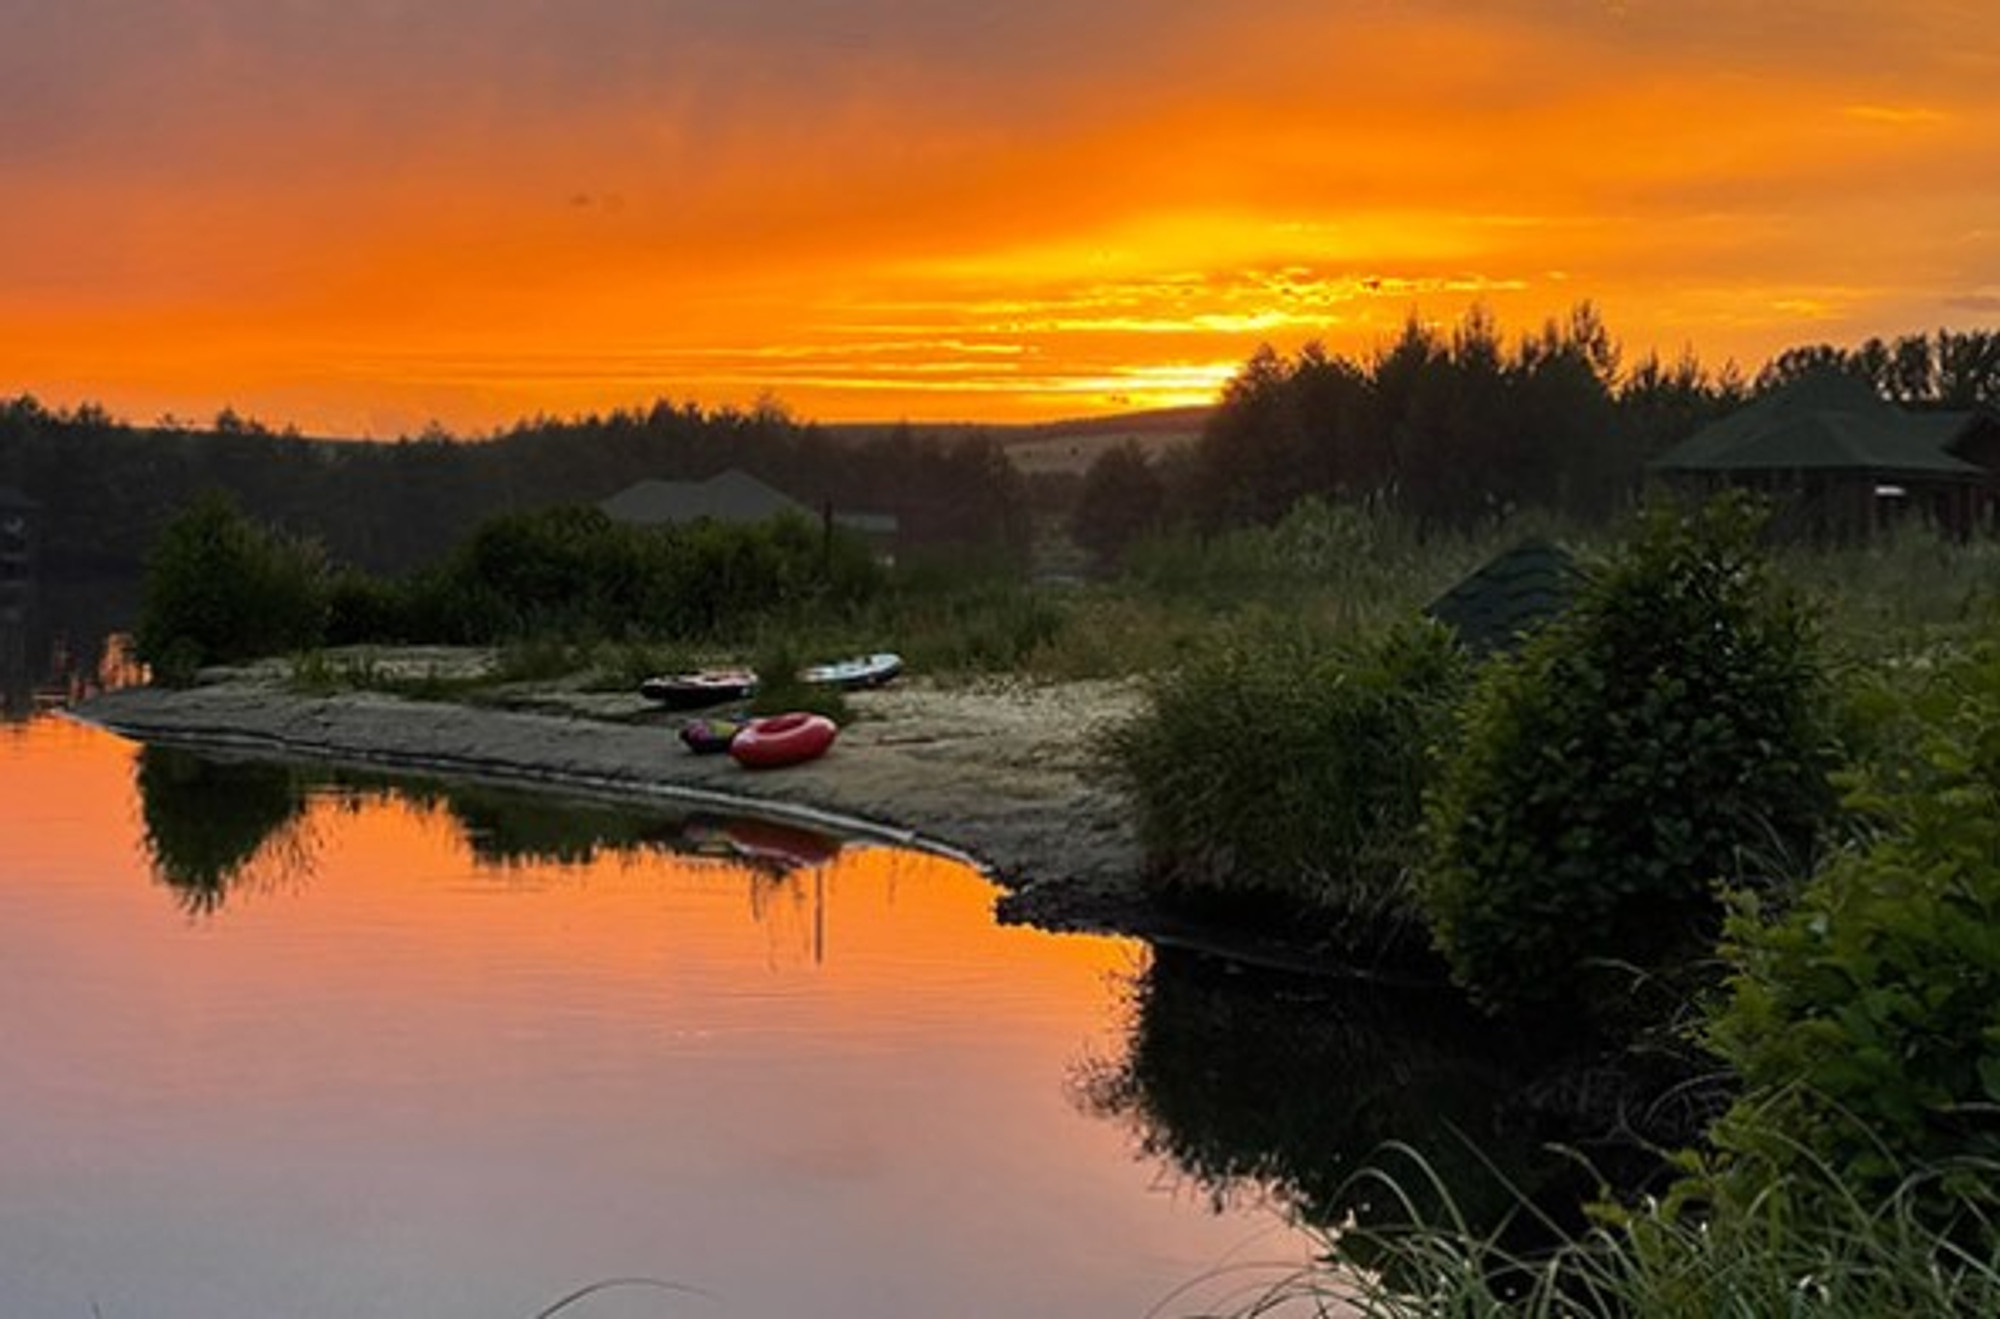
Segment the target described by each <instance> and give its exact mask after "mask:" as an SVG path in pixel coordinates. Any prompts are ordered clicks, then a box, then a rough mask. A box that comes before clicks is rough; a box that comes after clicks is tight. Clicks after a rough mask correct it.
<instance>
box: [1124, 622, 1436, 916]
mask: <svg viewBox="0 0 2000 1319" xmlns="http://www.w3.org/2000/svg"><path fill="white" fill-rule="evenodd" d="M1465 679H1466V667H1465V660H1464V656H1463V653H1462V652H1461V651H1460V650H1459V649H1458V648H1457V647H1456V645H1455V644H1454V643H1453V642H1452V641H1451V639H1450V638H1449V637H1448V636H1447V635H1446V634H1445V632H1444V630H1443V629H1442V628H1439V627H1436V626H1434V625H1433V626H1428V627H1414V626H1405V627H1403V628H1400V629H1394V630H1390V631H1388V632H1385V633H1383V634H1380V635H1379V636H1373V637H1368V638H1364V639H1360V640H1355V639H1345V638H1337V637H1330V636H1328V635H1327V634H1325V633H1323V632H1321V631H1320V630H1318V629H1315V628H1313V627H1311V626H1307V625H1303V624H1301V623H1300V622H1299V621H1298V620H1295V619H1287V618H1283V617H1280V616H1276V615H1271V616H1263V617H1256V618H1253V619H1251V620H1249V621H1246V622H1244V623H1242V624H1240V625H1238V626H1236V627H1233V628H1230V629H1224V630H1222V631H1221V632H1219V634H1218V635H1217V636H1216V637H1215V638H1214V639H1212V640H1211V641H1210V642H1208V643H1206V644H1205V645H1204V646H1203V647H1202V648H1201V649H1200V650H1199V651H1198V652H1197V653H1196V654H1195V655H1194V656H1193V657H1191V658H1190V659H1189V660H1188V661H1187V662H1186V663H1184V664H1182V665H1180V666H1177V667H1176V668H1174V669H1172V670H1170V671H1168V672H1167V673H1165V674H1163V675H1160V676H1159V677H1158V678H1156V679H1155V681H1154V684H1153V687H1152V690H1151V692H1150V708H1149V711H1148V712H1147V714H1146V715H1145V716H1144V717H1142V718H1140V719H1138V720H1136V721H1134V722H1133V723H1131V724H1129V725H1127V726H1126V727H1125V728H1123V729H1122V730H1120V731H1119V732H1118V734H1117V735H1116V736H1115V737H1114V739H1113V741H1112V743H1111V767H1112V769H1113V770H1114V771H1115V772H1116V774H1117V775H1118V777H1119V779H1120V781H1121V782H1122V784H1123V785H1124V786H1125V787H1126V788H1127V790H1128V791H1129V793H1130V795H1131V797H1132V800H1133V804H1134V808H1135V810H1136V812H1137V814H1138V819H1139V831H1140V837H1141V841H1142V843H1143V845H1144V847H1145V849H1146V853H1147V857H1148V865H1149V875H1150V877H1151V879H1152V880H1153V882H1154V884H1155V886H1156V887H1157V888H1158V889H1159V890H1160V891H1162V892H1163V893H1165V894H1166V895H1168V896H1170V897H1175V898H1180V899H1187V898H1190V897H1200V898H1204V899H1216V898H1222V899H1230V898H1249V899H1251V900H1253V902H1255V900H1257V899H1276V900H1277V901H1278V902H1279V903H1283V904H1288V905H1291V906H1294V907H1296V908H1298V909H1300V910H1302V911H1305V912H1309V913H1311V914H1314V915H1316V916H1319V917H1323V918H1327V919H1330V920H1331V921H1332V922H1333V923H1334V924H1335V925H1337V926H1338V927H1340V931H1341V935H1342V942H1343V943H1344V944H1345V945H1346V946H1347V947H1350V948H1357V949H1359V948H1369V949H1373V950H1375V952H1376V953H1377V954H1378V955H1379V954H1382V953H1384V952H1391V953H1393V954H1395V955H1397V956H1417V955H1420V954H1422V953H1424V951H1425V950H1426V949H1427V946H1428V937H1427V932H1426V931H1425V929H1424V927H1423V924H1422V918H1421V915H1420V914H1419V912H1418V910H1417V907H1416V903H1415V894H1414V889H1413V885H1412V882H1411V875H1412V870H1413V867H1414V865H1415V863H1416V861H1417V859H1418V855H1419V840H1418V825H1419V823H1420V821H1421V818H1422V800H1423V794H1424V792H1425V790H1426V788H1427V787H1428V785H1429V782H1430V779H1431V773H1432V769H1431V766H1432V748H1433V747H1434V746H1435V745H1436V744H1438V743H1439V742H1440V741H1442V740H1443V739H1444V738H1445V737H1446V736H1447V735H1448V732H1449V726H1450V718H1451V712H1452V709H1453V707H1454V704H1455V702H1456V699H1457V697H1458V695H1459V693H1460V692H1461V691H1462V689H1463V686H1464V682H1465ZM1203 905H1205V906H1208V907H1210V908H1211V909H1214V908H1215V907H1216V906H1217V904H1216V903H1215V902H1214V901H1206V902H1204V904H1203ZM1232 905H1240V904H1232ZM1257 905H1258V906H1260V907H1261V906H1265V905H1269V904H1267V903H1257Z"/></svg>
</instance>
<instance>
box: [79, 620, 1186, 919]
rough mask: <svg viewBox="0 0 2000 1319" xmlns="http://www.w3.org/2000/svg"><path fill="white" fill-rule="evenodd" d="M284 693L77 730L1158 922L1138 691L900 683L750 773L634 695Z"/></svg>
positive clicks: (232, 685) (1024, 910)
mask: <svg viewBox="0 0 2000 1319" xmlns="http://www.w3.org/2000/svg"><path fill="white" fill-rule="evenodd" d="M403 662H404V663H418V664H423V665H427V666H429V667H430V668H432V669H433V670H435V669H437V668H439V667H441V666H444V665H448V664H451V663H466V662H473V661H468V660H466V659H465V658H464V657H462V656H449V655H443V654H430V655H427V656H421V657H416V658H415V659H410V658H406V659H405V660H404V661H403ZM285 679H286V666H285V665H283V664H271V663H267V664H263V665H257V666H251V667H249V668H240V669H218V670H210V671H208V672H206V673H204V674H203V675H202V680H201V681H200V682H199V683H198V684H197V685H195V686H193V687H191V688H187V689H183V690H167V689H162V688H153V687H134V688H125V689H121V690H117V691H112V692H107V693H104V694H102V695H100V696H97V697H94V698H92V699H91V700H89V701H88V702H86V703H84V704H83V705H81V706H79V707H77V708H76V709H75V710H74V711H72V713H73V714H74V715H75V716H76V717H78V718H81V719H84V720H86V721H88V722H90V723H94V724H97V725H100V726H102V727H104V728H107V729H109V730H111V731H112V732H115V733H118V734H120V735H122V736H126V737H130V738H133V739H135V740H140V741H151V742H166V743H173V744H176V745H183V746H193V747H206V748H211V749H218V750H227V751H228V752H230V753H231V754H236V755H244V756H251V757H256V758H269V759H281V760H317V761H324V762H328V763H334V764H346V765H355V766H367V767H376V768H391V769H397V768H401V769H410V770H421V771H425V772H430V773H442V774H457V775H467V776H477V777H481V778H490V779H497V780H505V781H510V782H520V783H543V784H547V785H549V786H550V787H551V788H553V789H555V790H560V791H570V792H582V793H590V794H593V795H605V794H609V795H616V796H624V797H632V798H640V799H646V798H652V799H662V800H680V801H696V802H703V803H706V804H711V805H721V806H727V805H731V804H742V805H744V806H746V807H749V808H751V809H754V810H757V811H759V812H763V813H771V814H778V815H782V816H787V817H790V818H796V819H803V820H805V821H808V822H814V823H819V824H821V825H827V826H833V827H837V828H841V829H844V830H847V831H850V832H856V833H860V834H863V835H867V836H874V837H878V838H886V839H889V840H891V841H896V842H901V843H905V844H908V845H912V846H920V847H927V848H930V849H933V850H939V851H946V852H951V853H954V854H958V855H961V856H963V857H965V858H966V859H968V860H970V861H972V862H973V863H974V864H976V865H978V866H979V867H981V868H982V869H983V870H985V871H986V872H987V873H988V874H989V875H990V876H992V877H993V878H994V879H995V880H996V881H998V882H999V883H1001V884H1002V885H1004V886H1005V887H1006V888H1007V889H1008V890H1009V893H1008V894H1007V896H1006V897H1004V898H1003V899H1002V915H1003V917H1004V918H1006V919H1010V920H1021V921H1027V922H1030V923H1033V924H1037V925H1044V926H1047V927H1050V928H1061V929H1095V930H1124V931H1127V932H1139V931H1140V930H1141V929H1143V927H1145V926H1147V925H1149V924H1151V923H1152V922H1151V921H1149V920H1148V919H1147V917H1146V913H1145V904H1144V902H1143V901H1142V899H1141V898H1140V897H1139V894H1138V890H1137V886H1136V884H1135V879H1136V876H1137V872H1138V867H1139V860H1140V856H1139V848H1138V843H1137V840H1136V837H1135V835H1134V830H1133V827H1132V820H1131V812H1130V810H1129V808H1128V806H1127V804H1126V802H1125V801H1124V799H1123V798H1122V796H1121V795H1120V794H1119V793H1118V791H1117V790H1116V789H1115V788H1114V787H1112V786H1111V785H1110V784H1108V783H1107V782H1105V780H1104V777H1103V775H1102V773H1101V772H1100V771H1099V769H1098V768H1097V765H1096V762H1095V759H1094V757H1095V754H1096V752H1097V749H1098V748H1099V747H1100V746H1101V744H1102V741H1103V738H1104V736H1105V735H1106V733H1107V732H1108V731H1109V730H1110V729H1111V728H1112V727H1114V726H1115V725H1116V724H1117V723H1118V722H1120V721H1122V720H1125V719H1128V718H1130V717H1131V716H1132V715H1133V714H1134V712H1135V711H1136V710H1137V709H1138V708H1139V701H1140V697H1139V694H1138V692H1137V689H1136V688H1135V687H1133V686H1132V685H1131V684H1129V683H1120V682H1085V683H1061V684H1029V683H1021V682H998V681H994V682H984V683H978V684H973V685H965V686H959V685H953V686H948V687H947V686H940V685H937V684H935V683H931V682H928V681H925V680H924V679H922V678H907V677H906V678H904V679H901V680H899V681H897V682H896V683H893V684H891V685H889V686H887V687H884V688H880V689H878V690H875V691H868V692H859V693H855V694H853V695H852V696H851V697H850V704H851V705H852V707H853V709H854V711H855V714H856V716H857V717H856V719H855V720H854V722H853V723H851V724H850V725H848V726H847V727H846V728H844V729H843V730H842V732H841V735H840V738H839V741H838V742H836V743H835V745H834V747H833V749H832V750H831V751H830V752H828V753H827V754H826V755H825V756H824V757H823V758H821V759H819V760H817V761H814V762H812V763H810V764H806V765H798V766H793V767H790V768H787V769H781V770H765V771H752V770H746V769H743V768H741V767H739V766H738V765H736V764H735V762H733V761H731V760H730V759H729V758H728V757H727V756H696V755H693V754H691V753H689V752H687V751H686V750H685V749H684V748H683V747H682V746H681V744H680V742H679V740H678V738H677V737H675V736H674V734H675V731H676V730H677V729H678V727H679V725H680V724H681V723H682V722H683V720H684V719H685V718H686V716H684V715H679V714H675V713H672V712H669V711H666V710H664V709H662V708H660V707H659V706H657V705H654V704H653V703H651V702H649V701H647V700H645V699H644V698H643V697H640V696H639V695H638V694H637V693H632V694H630V695H625V694H604V693H584V692H574V691H564V690H560V689H556V688H542V689H536V688H533V687H522V688H519V689H513V690H508V691H505V692H502V693H501V694H500V704H499V705H498V706H497V707H489V706H486V705H480V706H472V705H460V704H448V703H440V702H425V701H412V700H406V699H402V698H399V697H395V696H390V695H386V694H381V693H373V692H351V693H344V694H340V695H333V696H312V695H301V694H299V693H297V692H294V691H292V690H290V688H289V687H288V685H287V683H286V680H285Z"/></svg>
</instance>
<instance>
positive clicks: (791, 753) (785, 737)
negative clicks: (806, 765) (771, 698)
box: [729, 711, 840, 769]
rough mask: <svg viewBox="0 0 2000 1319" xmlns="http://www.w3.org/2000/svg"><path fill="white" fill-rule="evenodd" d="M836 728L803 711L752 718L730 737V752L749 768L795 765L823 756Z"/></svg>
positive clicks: (824, 718)
mask: <svg viewBox="0 0 2000 1319" xmlns="http://www.w3.org/2000/svg"><path fill="white" fill-rule="evenodd" d="M839 731H840V730H839V728H838V727H837V726H836V725H835V724H834V722H833V720H831V719H829V718H827V717H826V716H825V715H823V714H806V713H804V712H803V711H794V712H792V713H790V714H774V715H772V716H770V717H769V718H767V719H752V720H751V721H750V723H749V724H748V725H747V726H746V727H745V728H744V729H743V731H742V732H740V733H738V734H737V735H736V736H735V737H733V738H731V739H730V740H729V754H730V755H732V756H734V757H735V758H736V763H737V764H739V765H742V766H744V767H746V768H748V769H776V768H778V767H779V766H780V765H796V764H798V763H799V762H801V761H805V760H811V759H812V758H813V757H814V756H819V755H824V754H825V752H826V749H827V748H828V747H830V746H832V745H833V735H834V734H835V733H837V732H839Z"/></svg>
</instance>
